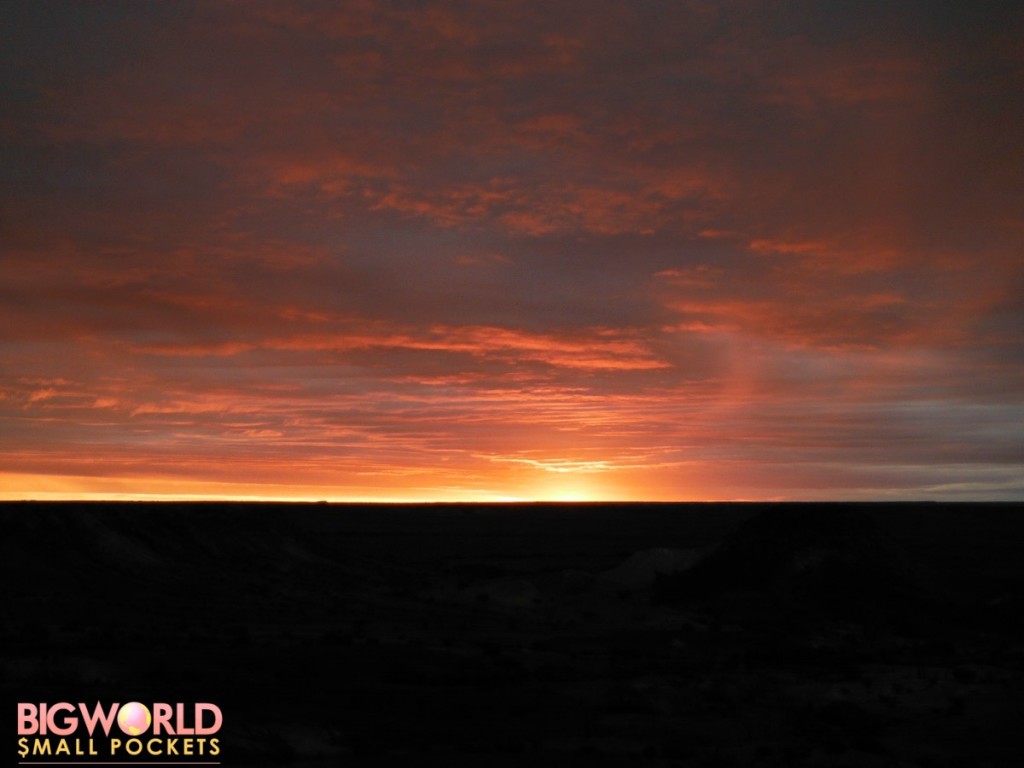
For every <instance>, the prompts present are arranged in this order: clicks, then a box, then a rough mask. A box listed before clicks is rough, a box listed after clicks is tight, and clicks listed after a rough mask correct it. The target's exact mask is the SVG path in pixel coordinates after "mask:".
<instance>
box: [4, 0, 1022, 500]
mask: <svg viewBox="0 0 1024 768" xmlns="http://www.w3.org/2000/svg"><path fill="white" fill-rule="evenodd" d="M1021 9H1022V6H1021V4H1020V3H1018V2H1005V3H1000V2H986V3H974V2H942V1H940V0H927V1H926V0H921V2H900V1H899V0H895V1H893V0H888V1H886V2H870V1H859V2H846V1H844V2H799V1H795V2H784V3H782V2H746V1H740V2H714V1H713V0H682V1H678V0H671V1H668V0H649V1H648V0H645V1H644V2H639V1H638V2H626V1H625V0H621V1H617V2H611V1H605V0H558V1H557V2H554V1H553V0H545V1H543V2H540V1H537V2H535V1H533V0H509V1H507V2H488V1H484V0H467V1H466V2H402V1H400V0H396V1H395V2H382V1H377V2H375V1H374V0H355V1H353V2H340V3H314V2H303V3H241V2H237V3H236V2H216V3H215V2H205V3H183V2H159V3H158V2H131V3H112V2H58V3H55V2H45V1H42V0H31V1H28V2H4V3H3V4H2V6H0V62H2V67H0V94H2V96H0V104H2V109H0V153H2V156H0V179H2V184H0V498H14V499H20V498H61V497H72V498H125V497H137V498H164V497H170V496H185V497H204V498H207V497H209V498H224V497H231V498H234V497H239V498H240V497H246V498H282V499H285V498H287V499H331V500H338V501H342V500H380V501H398V500H426V501H430V500H452V501H485V500H515V499H524V500H547V499H556V500H590V499H624V500H628V499H635V500H698V499H711V500H715V499H878V500H888V499H931V498H935V499H1007V498H1010V499H1021V498H1024V45H1022V44H1021V41H1022V40H1024V12H1022V10H1021Z"/></svg>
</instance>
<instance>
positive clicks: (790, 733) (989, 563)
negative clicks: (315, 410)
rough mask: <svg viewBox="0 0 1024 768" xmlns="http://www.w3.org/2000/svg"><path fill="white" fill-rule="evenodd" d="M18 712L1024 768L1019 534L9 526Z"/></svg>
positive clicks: (43, 514) (72, 520) (1021, 520)
mask: <svg viewBox="0 0 1024 768" xmlns="http://www.w3.org/2000/svg"><path fill="white" fill-rule="evenodd" d="M0 526H2V540H0V541H2V543H0V557H2V564H0V568H2V569H3V582H2V583H3V586H4V601H3V612H2V617H3V622H2V625H0V638H2V648H3V656H2V673H0V674H2V678H0V681H2V686H3V689H4V693H5V695H6V697H7V700H8V701H9V702H11V703H10V704H8V706H9V710H8V711H9V713H10V716H11V717H10V720H9V723H10V726H9V727H10V730H9V731H8V733H9V734H10V735H9V739H8V744H9V746H8V750H9V753H8V757H7V759H8V760H10V761H11V762H10V763H9V764H14V763H16V762H17V760H18V757H17V756H16V754H15V742H16V737H15V735H14V734H15V725H14V723H13V720H14V709H15V708H14V706H13V703H14V702H17V701H37V702H42V701H50V702H52V701H61V700H68V701H72V702H77V701H85V702H96V701H103V702H115V701H119V702H125V701H129V700H139V701H143V702H152V701H168V702H176V701H186V702H187V701H209V702H215V703H217V704H218V705H219V706H220V707H221V709H222V710H223V712H224V721H225V724H224V729H223V731H222V732H221V737H222V749H223V752H222V754H221V755H220V758H219V759H220V760H222V761H223V763H224V765H226V766H256V765H270V764H275V763H285V764H297V765H305V766H314V765H315V766H328V765H332V766H333V765H338V766H352V765H378V764H379V765H385V764H387V765H391V764H401V765H408V766H413V765H420V764H426V763H427V761H428V759H429V760H430V761H431V762H432V763H433V764H445V765H448V766H453V767H454V766H506V765H507V766H512V765H516V766H518V765H523V766H526V765H530V766H559V768H568V767H569V766H606V765H623V766H626V765H628V766H641V765H681V766H747V765H756V766H936V767H938V766H1015V765H1024V747H1022V740H1024V729H1022V727H1021V726H1022V724H1024V557H1021V554H1022V552H1021V550H1022V546H1021V545H1022V543H1024V509H1022V506H1021V505H1019V504H1017V505H1014V504H1006V505H971V504H958V505H941V504H920V505H526V506H492V507H487V506H468V505H466V506H442V505H432V506H418V507H417V506H388V507H360V506H327V505H226V504H37V503H18V504H6V505H0Z"/></svg>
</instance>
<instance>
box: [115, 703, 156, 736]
mask: <svg viewBox="0 0 1024 768" xmlns="http://www.w3.org/2000/svg"><path fill="white" fill-rule="evenodd" d="M152 722H153V717H152V715H150V714H149V708H148V707H147V706H146V705H145V704H140V703H139V702H137V701H129V702H128V703H127V704H125V705H124V706H123V707H121V709H120V710H119V711H118V713H117V724H118V725H119V726H120V727H121V730H122V731H124V732H125V733H127V734H128V735H129V736H138V735H139V734H140V733H145V732H146V731H148V730H149V726H150V725H151V724H152Z"/></svg>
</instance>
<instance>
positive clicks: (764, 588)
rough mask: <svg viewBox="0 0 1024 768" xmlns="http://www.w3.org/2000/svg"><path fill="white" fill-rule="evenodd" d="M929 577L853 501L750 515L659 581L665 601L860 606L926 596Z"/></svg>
mask: <svg viewBox="0 0 1024 768" xmlns="http://www.w3.org/2000/svg"><path fill="white" fill-rule="evenodd" d="M926 583H927V579H926V578H925V573H924V569H923V568H922V567H921V566H920V565H919V564H917V563H915V562H913V560H912V558H910V557H909V556H908V555H907V553H905V552H903V551H902V550H901V549H900V548H899V547H898V546H896V544H895V543H894V542H892V541H890V540H889V539H888V538H886V537H885V536H884V535H883V534H882V533H881V532H880V531H879V529H878V526H877V525H876V524H875V521H874V520H873V519H872V517H871V516H870V515H868V514H867V513H866V512H864V511H863V510H861V509H859V508H858V507H856V506H855V505H849V506H847V505H838V506H828V507H818V506H814V505H807V506H789V505H787V506H779V507H773V508H769V509H767V510H766V511H764V512H762V513H761V514H759V515H756V516H755V517H752V518H750V519H749V520H747V521H746V522H744V523H743V524H741V525H740V526H739V528H737V530H736V531H735V532H734V533H733V534H732V535H731V536H729V537H728V538H726V539H725V540H724V541H723V542H722V544H721V545H720V546H719V547H718V548H717V549H716V550H715V551H714V552H712V553H711V554H709V555H708V556H707V557H706V558H705V559H704V560H702V561H701V562H699V563H697V564H696V565H695V566H694V567H693V568H690V569H688V570H686V571H682V572H680V573H677V574H674V575H670V576H665V577H662V578H660V579H659V581H658V585H657V587H658V594H659V596H660V597H661V598H662V599H664V600H666V601H668V602H680V601H690V600H709V599H715V598H718V597H722V596H725V595H735V594H745V595H747V596H748V597H751V598H752V599H753V601H754V602H757V601H760V602H761V603H762V604H765V605H772V606H777V605H778V604H780V603H785V604H789V605H792V606H795V607H801V608H810V609H814V610H819V611H830V612H835V611H840V612H851V611H856V612H862V609H869V610H871V611H879V610H885V609H886V607H896V606H897V605H899V604H902V603H905V602H908V601H921V600H926V599H928V597H929V594H928V590H927V588H926V586H925V584H926Z"/></svg>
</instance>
